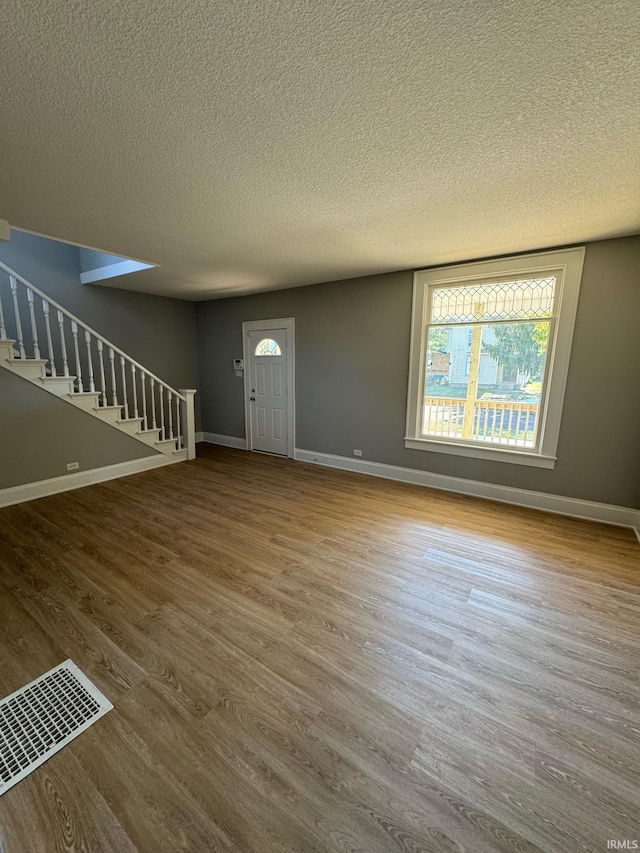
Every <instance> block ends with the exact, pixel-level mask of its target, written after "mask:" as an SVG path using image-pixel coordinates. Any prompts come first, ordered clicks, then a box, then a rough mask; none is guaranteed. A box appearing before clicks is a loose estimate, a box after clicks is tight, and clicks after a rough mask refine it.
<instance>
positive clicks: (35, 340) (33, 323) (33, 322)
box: [27, 290, 40, 359]
mask: <svg viewBox="0 0 640 853" xmlns="http://www.w3.org/2000/svg"><path fill="white" fill-rule="evenodd" d="M27 302H28V303H29V318H30V320H31V340H32V341H33V357H34V358H37V359H39V358H40V347H39V346H38V329H37V328H36V314H35V311H34V310H33V293H32V292H31V291H30V290H27Z"/></svg>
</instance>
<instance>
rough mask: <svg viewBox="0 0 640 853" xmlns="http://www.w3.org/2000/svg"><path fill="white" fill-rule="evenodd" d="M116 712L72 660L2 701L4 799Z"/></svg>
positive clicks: (0, 742) (0, 779)
mask: <svg viewBox="0 0 640 853" xmlns="http://www.w3.org/2000/svg"><path fill="white" fill-rule="evenodd" d="M112 708H113V705H112V704H111V702H109V700H108V699H106V698H105V697H104V696H103V695H102V693H100V691H99V690H98V688H97V687H96V686H95V685H94V684H92V683H91V682H90V681H89V679H88V678H87V677H86V675H84V674H83V673H82V672H81V671H80V670H79V669H78V667H77V666H76V665H75V663H73V661H71V660H67V661H65V662H64V663H61V664H60V665H59V666H56V667H54V668H53V669H52V670H50V671H49V672H46V673H45V674H44V675H41V676H40V678H36V680H35V681H32V682H31V684H27V685H26V687H22V688H21V689H20V690H16V692H15V693H12V694H11V696H7V698H6V699H3V700H2V701H0V796H1V795H2V794H4V793H5V791H8V790H9V788H11V787H12V786H13V785H15V784H16V782H19V781H20V780H21V779H24V777H25V776H27V775H28V774H29V773H31V772H32V771H33V770H35V769H36V767H39V766H40V765H41V764H43V763H44V762H45V761H46V760H47V759H48V758H51V756H52V755H54V753H56V752H58V750H60V749H62V747H63V746H66V744H68V743H69V741H72V740H73V739H74V738H75V737H77V736H78V735H79V734H80V733H81V732H83V731H84V730H85V729H88V728H89V726H90V725H92V724H93V723H95V722H96V720H99V719H100V717H102V716H104V715H105V714H106V713H107V711H110V710H111V709H112Z"/></svg>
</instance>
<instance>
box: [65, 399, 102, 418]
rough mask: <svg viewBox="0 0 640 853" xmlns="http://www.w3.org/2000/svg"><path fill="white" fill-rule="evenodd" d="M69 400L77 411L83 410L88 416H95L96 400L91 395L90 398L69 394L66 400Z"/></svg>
mask: <svg viewBox="0 0 640 853" xmlns="http://www.w3.org/2000/svg"><path fill="white" fill-rule="evenodd" d="M66 399H68V400H70V401H71V402H72V403H73V405H74V406H77V407H78V409H83V410H84V411H85V412H89V414H91V415H93V414H95V411H94V410H95V409H96V408H97V407H98V400H97V399H96V397H94V396H93V395H92V396H91V397H80V396H79V395H78V394H69V395H68V397H67V398H66Z"/></svg>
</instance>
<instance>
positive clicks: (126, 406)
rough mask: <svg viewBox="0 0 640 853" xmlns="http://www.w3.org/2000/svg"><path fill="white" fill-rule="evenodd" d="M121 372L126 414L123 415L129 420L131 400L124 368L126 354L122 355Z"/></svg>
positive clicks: (123, 402) (123, 404)
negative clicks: (128, 397) (129, 399)
mask: <svg viewBox="0 0 640 853" xmlns="http://www.w3.org/2000/svg"><path fill="white" fill-rule="evenodd" d="M120 372H121V373H122V409H123V412H124V414H123V415H122V417H123V418H124V419H125V420H127V419H128V417H129V401H128V399H127V374H126V373H125V369H124V356H123V355H121V356H120Z"/></svg>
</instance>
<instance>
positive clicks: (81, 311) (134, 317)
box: [0, 229, 200, 423]
mask: <svg viewBox="0 0 640 853" xmlns="http://www.w3.org/2000/svg"><path fill="white" fill-rule="evenodd" d="M0 261H3V262H4V263H5V264H8V266H10V267H12V268H13V269H14V270H15V271H16V272H18V273H20V275H22V276H24V277H25V278H26V279H28V280H29V281H31V282H32V283H33V284H34V285H36V287H39V288H40V290H42V291H44V292H45V293H46V294H47V295H49V296H51V298H52V299H55V300H56V301H57V302H59V303H60V304H61V305H62V306H63V307H64V308H66V309H67V310H68V311H71V312H72V313H73V314H75V315H76V316H77V317H78V318H79V319H80V320H83V321H84V322H85V323H87V324H88V325H89V326H91V327H92V328H93V329H95V330H96V332H99V333H100V334H101V335H103V336H104V337H105V338H107V339H108V340H110V341H112V342H113V343H114V344H116V346H119V347H120V349H122V350H124V352H126V353H127V354H128V355H130V356H131V357H132V358H134V359H135V360H136V361H138V362H140V364H142V365H143V366H144V367H146V368H147V369H148V370H151V371H152V372H153V373H155V374H156V375H157V376H159V377H160V378H161V379H163V380H164V381H165V382H168V383H169V385H172V386H173V387H174V388H198V387H199V385H198V360H197V346H196V313H195V305H194V304H193V303H192V302H186V301H184V300H181V299H167V298H165V297H163V296H150V295H148V294H144V293H133V292H130V291H126V290H120V289H116V288H110V287H105V285H104V284H100V285H91V284H81V283H80V257H79V251H78V248H77V247H76V246H69V245H67V244H65V243H59V242H57V241H56V240H47V239H45V238H44V237H36V236H34V235H33V234H26V233H24V232H22V231H15V230H13V229H12V230H11V239H10V240H9V241H8V242H6V243H0ZM199 417H200V412H199V400H198V395H196V423H199Z"/></svg>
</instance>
